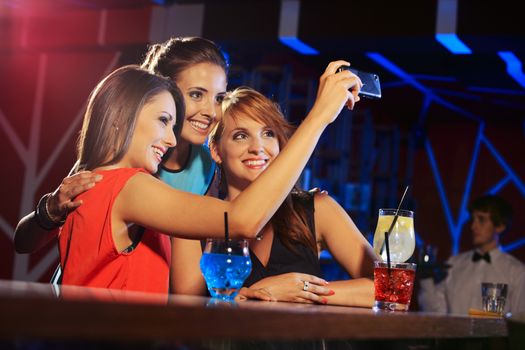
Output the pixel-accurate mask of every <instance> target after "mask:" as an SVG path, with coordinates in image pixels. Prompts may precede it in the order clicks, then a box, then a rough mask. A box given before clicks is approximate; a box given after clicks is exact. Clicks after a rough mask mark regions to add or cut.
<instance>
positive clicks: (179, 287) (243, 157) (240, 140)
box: [172, 88, 376, 307]
mask: <svg viewBox="0 0 525 350" xmlns="http://www.w3.org/2000/svg"><path fill="white" fill-rule="evenodd" d="M292 131H293V128H292V127H291V126H290V125H289V124H288V123H287V121H286V120H285V119H284V117H283V115H282V113H281V111H280V110H279V107H278V106H277V105H276V104H274V103H273V102H272V101H270V100H269V99H268V98H266V97H265V96H263V95H262V94H260V93H258V92H257V91H255V90H253V89H250V88H238V89H236V90H234V91H233V92H231V93H230V94H228V95H227V97H226V98H225V100H224V102H223V119H222V120H221V121H220V122H219V124H218V125H217V128H216V130H214V132H212V134H211V135H210V149H211V152H212V156H213V158H214V160H215V161H216V162H217V164H219V166H220V168H221V172H222V179H221V180H222V192H223V193H224V194H225V196H226V199H227V200H233V199H234V198H236V197H237V196H238V195H239V194H240V193H241V192H242V191H243V190H245V189H246V188H247V187H248V186H249V184H250V183H252V182H253V181H254V180H255V179H256V178H257V177H258V176H259V175H260V174H261V173H262V172H263V171H265V169H266V168H267V167H268V165H269V164H270V163H271V162H272V161H273V160H274V159H275V157H277V155H278V154H279V152H280V151H281V149H283V148H284V147H285V145H286V143H287V140H288V138H289V137H290V135H291V133H292ZM268 191H272V188H268ZM259 237H261V239H259V240H251V241H250V251H251V252H250V253H251V258H252V272H251V274H250V276H249V277H248V279H247V280H246V282H245V286H246V287H247V288H243V289H242V290H241V293H240V294H241V295H244V296H248V297H253V296H255V297H258V298H261V299H266V300H277V301H294V302H310V303H311V302H317V303H323V304H338V305H351V306H365V307H370V306H372V304H373V294H374V291H373V280H372V276H373V261H374V259H375V258H376V257H375V253H374V252H373V250H372V247H371V246H370V244H369V243H368V242H367V241H366V239H365V238H364V237H363V236H362V234H361V233H360V232H359V230H358V229H357V227H356V226H355V225H354V223H353V222H352V220H351V219H350V217H348V215H347V214H346V212H345V211H344V209H343V208H341V206H340V205H339V204H337V202H336V201H335V200H333V199H332V198H330V197H329V196H328V195H327V194H325V193H321V192H305V191H300V190H299V189H297V188H295V189H294V190H292V192H291V193H290V194H289V196H288V197H287V199H286V200H285V201H284V203H283V204H282V205H281V207H280V208H279V209H278V211H277V212H276V213H275V215H274V216H273V217H272V218H271V220H270V221H269V223H268V224H267V225H266V226H265V227H264V228H263V229H262V230H261V232H260V234H259ZM321 242H324V243H325V244H326V245H327V247H328V249H329V250H330V252H331V253H332V255H333V256H334V257H335V259H336V260H337V261H338V262H339V263H340V264H341V266H343V267H344V268H345V269H346V271H347V272H348V273H349V274H350V275H351V276H352V277H353V279H351V280H346V281H335V282H330V283H327V282H326V281H325V280H323V279H322V278H321V270H320V265H319V258H318V256H319V247H320V243H321ZM182 244H185V245H186V246H185V247H183V249H181V247H179V249H177V250H178V251H179V252H181V251H184V252H185V253H184V254H183V255H180V254H179V255H177V256H173V264H172V271H173V274H172V282H173V285H172V287H174V288H173V289H174V290H175V291H176V292H178V293H183V294H203V293H204V292H205V290H206V288H205V282H204V279H203V278H202V275H201V273H200V270H199V259H200V256H201V247H200V244H198V243H197V242H191V241H185V242H182Z"/></svg>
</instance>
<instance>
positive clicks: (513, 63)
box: [498, 51, 525, 89]
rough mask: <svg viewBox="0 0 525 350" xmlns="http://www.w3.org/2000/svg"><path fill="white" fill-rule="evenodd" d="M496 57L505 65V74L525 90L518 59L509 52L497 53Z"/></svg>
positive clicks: (524, 75) (523, 75)
mask: <svg viewBox="0 0 525 350" xmlns="http://www.w3.org/2000/svg"><path fill="white" fill-rule="evenodd" d="M498 55H499V57H501V59H502V60H503V61H505V63H506V64H507V73H508V74H509V75H510V76H511V77H512V78H513V79H514V80H516V82H517V83H518V84H520V86H521V87H522V88H524V89H525V74H523V71H522V69H521V61H520V60H519V58H518V57H516V55H515V54H514V53H512V52H510V51H499V52H498Z"/></svg>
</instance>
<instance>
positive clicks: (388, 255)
mask: <svg viewBox="0 0 525 350" xmlns="http://www.w3.org/2000/svg"><path fill="white" fill-rule="evenodd" d="M388 236H389V233H388V232H385V247H386V265H387V268H388V276H390V269H391V265H390V246H389V244H388Z"/></svg>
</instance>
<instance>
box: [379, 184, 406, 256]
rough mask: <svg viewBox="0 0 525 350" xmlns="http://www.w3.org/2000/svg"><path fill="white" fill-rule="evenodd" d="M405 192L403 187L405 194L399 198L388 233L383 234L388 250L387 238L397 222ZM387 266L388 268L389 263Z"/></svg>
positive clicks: (381, 250) (404, 193) (383, 246)
mask: <svg viewBox="0 0 525 350" xmlns="http://www.w3.org/2000/svg"><path fill="white" fill-rule="evenodd" d="M407 191H408V186H407V187H405V192H403V196H402V197H401V200H400V201H399V205H398V206H397V209H396V214H395V215H394V219H393V220H392V223H391V224H390V227H389V228H388V232H385V233H388V234H386V235H385V242H386V244H387V246H386V248H387V249H388V236H389V235H390V234H391V233H392V229H393V228H394V225H395V224H396V222H397V217H398V216H399V209H400V208H401V205H402V204H403V201H404V200H405V196H406V194H407ZM385 242H383V245H382V246H381V249H380V250H379V251H380V252H381V254H382V252H383V248H385ZM387 254H388V252H387ZM388 265H389V266H390V263H389V264H388Z"/></svg>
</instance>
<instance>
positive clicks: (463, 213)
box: [456, 123, 485, 243]
mask: <svg viewBox="0 0 525 350" xmlns="http://www.w3.org/2000/svg"><path fill="white" fill-rule="evenodd" d="M484 129H485V123H481V124H480V125H479V129H478V134H477V135H476V142H475V144H474V151H473V152H472V159H471V161H470V165H469V169H468V175H467V181H466V184H465V188H464V190H463V197H462V199H461V207H460V209H459V215H458V222H457V226H456V230H457V231H456V234H457V236H458V241H459V236H461V228H462V226H463V223H464V222H465V221H466V220H468V216H469V215H468V212H467V206H468V200H469V197H470V190H471V188H472V180H473V178H474V173H475V171H476V163H477V162H478V157H479V148H480V147H479V146H480V145H481V139H482V137H483V130H484ZM458 243H459V242H458Z"/></svg>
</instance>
